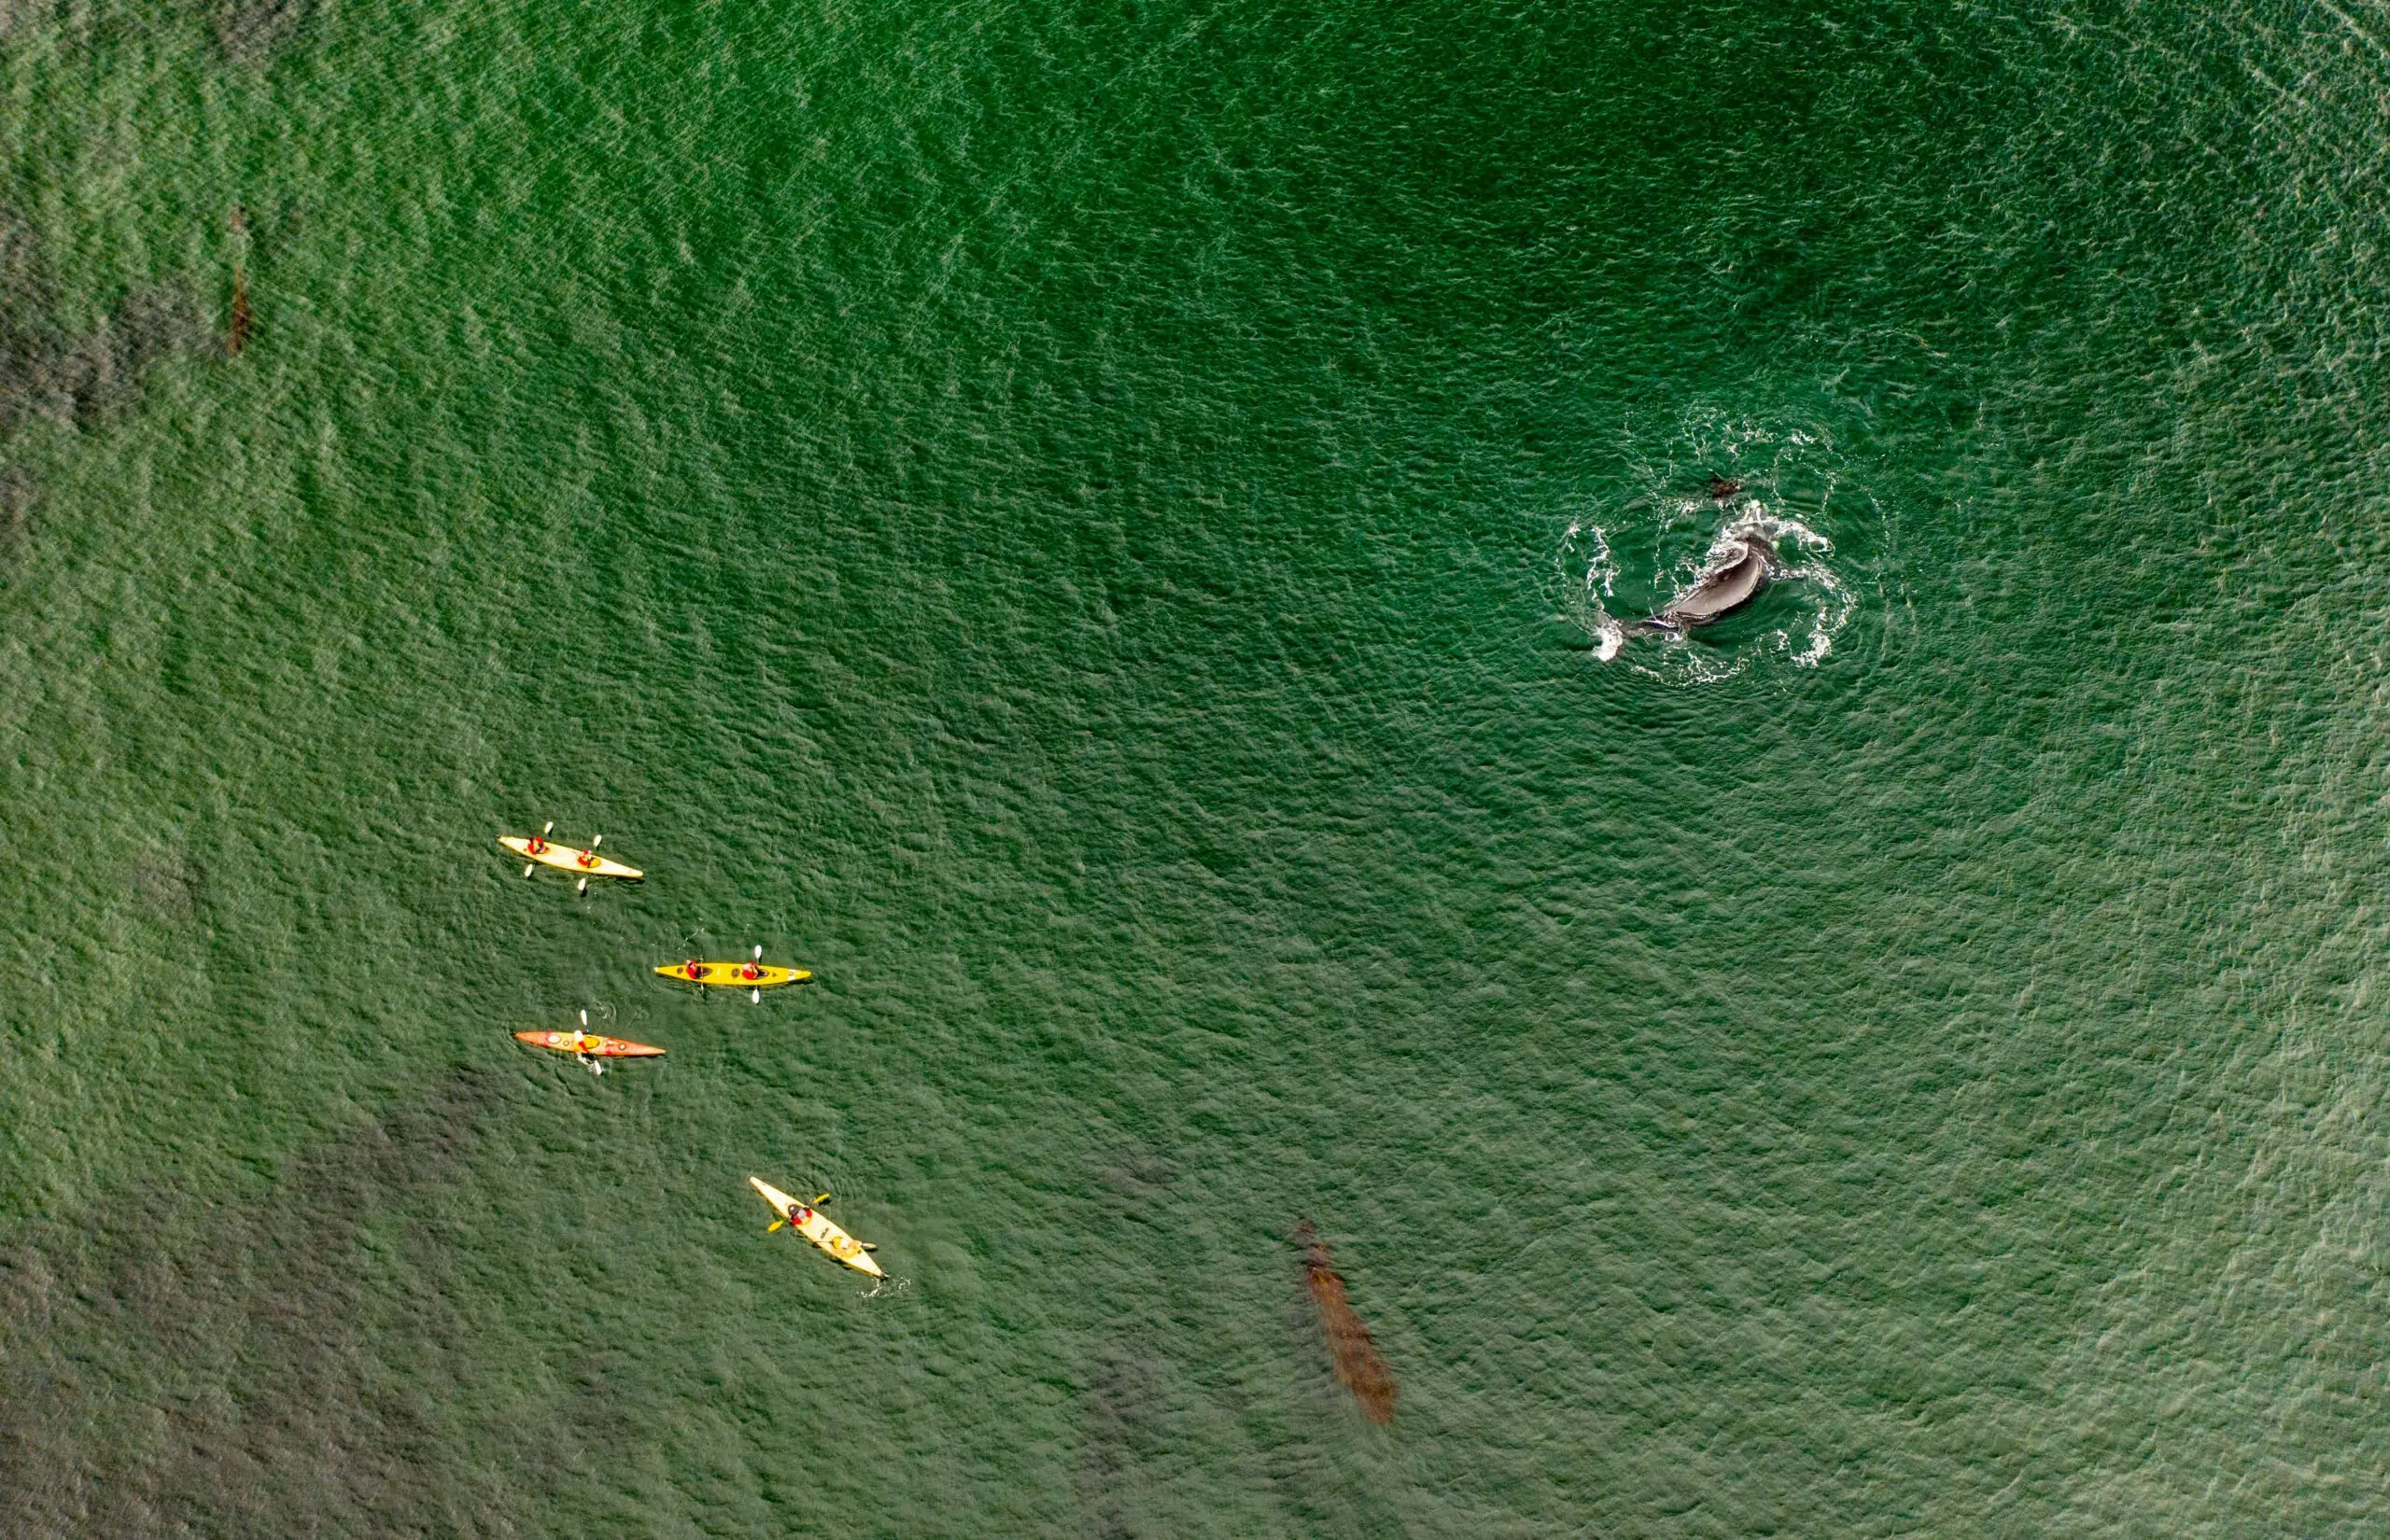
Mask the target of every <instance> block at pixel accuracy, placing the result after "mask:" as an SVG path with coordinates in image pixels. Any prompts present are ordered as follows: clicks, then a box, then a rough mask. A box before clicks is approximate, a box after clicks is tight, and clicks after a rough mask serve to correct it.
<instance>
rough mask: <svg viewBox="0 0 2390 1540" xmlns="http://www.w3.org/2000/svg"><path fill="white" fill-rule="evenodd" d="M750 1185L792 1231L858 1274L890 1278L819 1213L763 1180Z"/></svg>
mask: <svg viewBox="0 0 2390 1540" xmlns="http://www.w3.org/2000/svg"><path fill="white" fill-rule="evenodd" d="M747 1184H748V1185H749V1186H751V1187H752V1188H754V1189H755V1191H756V1192H758V1193H759V1194H761V1195H762V1196H763V1199H764V1201H765V1202H766V1203H768V1204H770V1205H771V1206H772V1212H774V1213H776V1214H778V1215H780V1223H781V1224H784V1225H787V1226H788V1227H789V1228H790V1229H793V1230H794V1231H795V1232H796V1233H797V1234H799V1235H801V1236H803V1237H804V1238H805V1239H808V1240H810V1241H811V1242H813V1243H814V1244H815V1245H816V1246H819V1247H821V1248H822V1250H823V1251H825V1252H827V1253H830V1254H831V1255H832V1256H834V1257H836V1258H837V1259H838V1260H839V1261H841V1262H843V1263H845V1264H846V1265H847V1266H848V1267H852V1268H853V1269H854V1270H855V1271H857V1272H859V1273H869V1274H870V1275H871V1276H872V1277H874V1278H886V1277H887V1276H888V1275H887V1274H886V1273H883V1272H881V1271H880V1270H879V1263H877V1262H874V1261H873V1260H872V1259H871V1253H869V1252H867V1251H865V1250H864V1245H863V1242H862V1241H860V1240H857V1239H855V1238H854V1237H853V1236H851V1235H849V1234H848V1233H847V1232H846V1231H844V1230H842V1229H840V1228H838V1227H837V1225H833V1224H831V1223H830V1222H829V1221H828V1220H826V1219H824V1218H822V1211H820V1210H818V1209H812V1208H808V1207H807V1206H806V1205H805V1204H802V1203H799V1202H798V1201H797V1200H796V1199H794V1198H793V1197H789V1196H788V1194H786V1193H784V1192H782V1191H780V1189H779V1188H778V1187H775V1186H773V1185H772V1184H771V1183H768V1182H766V1181H765V1180H764V1179H763V1178H762V1177H760V1176H751V1177H749V1178H748V1179H747Z"/></svg>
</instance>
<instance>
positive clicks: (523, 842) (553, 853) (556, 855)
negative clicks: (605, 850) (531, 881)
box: [498, 834, 647, 882]
mask: <svg viewBox="0 0 2390 1540" xmlns="http://www.w3.org/2000/svg"><path fill="white" fill-rule="evenodd" d="M498 843H499V844H500V845H502V846H504V847H506V848H508V849H509V850H512V851H513V852H514V853H515V854H516V855H518V856H521V857H522V858H523V859H524V860H525V861H538V862H539V863H540V864H541V865H542V866H553V867H555V869H556V870H557V871H559V872H577V873H579V874H580V875H583V876H584V877H621V878H622V879H624V880H625V881H626V882H636V881H638V880H639V879H640V878H641V877H644V876H645V875H647V874H646V873H645V872H642V871H640V869H639V868H638V867H636V866H626V865H624V864H623V863H622V862H621V861H610V860H608V859H607V858H606V857H604V856H601V855H599V854H598V850H597V847H596V846H595V845H594V844H593V845H592V846H591V847H590V848H588V849H586V850H576V849H574V848H572V847H570V846H569V845H558V844H556V843H555V841H554V840H551V839H549V838H548V837H547V836H546V835H544V834H500V835H499V836H498ZM526 870H528V868H526Z"/></svg>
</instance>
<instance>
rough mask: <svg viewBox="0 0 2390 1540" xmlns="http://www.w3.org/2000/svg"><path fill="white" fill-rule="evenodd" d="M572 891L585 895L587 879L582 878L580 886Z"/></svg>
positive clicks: (587, 886) (587, 889)
mask: <svg viewBox="0 0 2390 1540" xmlns="http://www.w3.org/2000/svg"><path fill="white" fill-rule="evenodd" d="M573 891H574V892H576V893H585V892H587V891H589V879H588V878H587V877H583V878H582V879H581V883H580V886H578V887H576V888H575V889H573Z"/></svg>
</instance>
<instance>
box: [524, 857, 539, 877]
mask: <svg viewBox="0 0 2390 1540" xmlns="http://www.w3.org/2000/svg"><path fill="white" fill-rule="evenodd" d="M539 869H540V863H539V862H538V861H525V862H524V863H523V875H525V876H529V875H531V874H532V873H534V872H536V871H538V870H539Z"/></svg>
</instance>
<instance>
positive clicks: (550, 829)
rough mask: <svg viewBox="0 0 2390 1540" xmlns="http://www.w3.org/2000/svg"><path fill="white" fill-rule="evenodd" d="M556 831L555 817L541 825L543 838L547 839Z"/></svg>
mask: <svg viewBox="0 0 2390 1540" xmlns="http://www.w3.org/2000/svg"><path fill="white" fill-rule="evenodd" d="M555 832H556V820H555V819H549V820H548V821H547V822H545V823H543V824H541V826H540V837H541V839H545V838H547V837H548V836H549V835H550V834H553V833H555Z"/></svg>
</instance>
